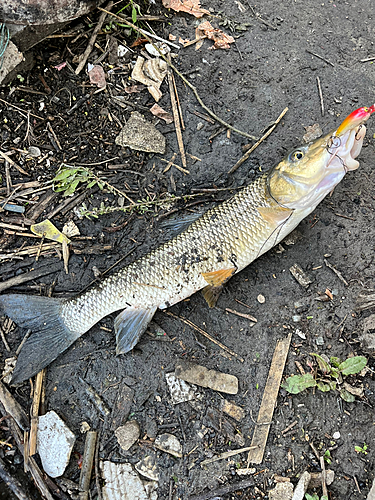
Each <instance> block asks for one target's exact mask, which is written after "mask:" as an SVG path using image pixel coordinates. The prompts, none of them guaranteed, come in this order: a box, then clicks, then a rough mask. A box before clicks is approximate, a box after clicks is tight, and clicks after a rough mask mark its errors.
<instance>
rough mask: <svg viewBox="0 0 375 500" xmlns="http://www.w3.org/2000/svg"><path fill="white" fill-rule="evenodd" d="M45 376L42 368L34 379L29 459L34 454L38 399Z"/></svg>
mask: <svg viewBox="0 0 375 500" xmlns="http://www.w3.org/2000/svg"><path fill="white" fill-rule="evenodd" d="M45 374H46V369H45V368H43V370H41V371H40V372H39V373H38V374H37V376H36V377H35V384H34V395H33V403H32V405H31V425H30V434H29V453H28V455H29V457H32V456H33V455H35V453H36V443H37V434H38V419H39V405H40V397H41V395H42V392H43V391H42V386H43V380H44V376H45Z"/></svg>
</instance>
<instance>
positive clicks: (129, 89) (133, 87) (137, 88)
mask: <svg viewBox="0 0 375 500" xmlns="http://www.w3.org/2000/svg"><path fill="white" fill-rule="evenodd" d="M143 89H144V86H143V85H129V86H128V87H125V92H126V93H127V94H136V93H138V92H141V91H142V90H143Z"/></svg>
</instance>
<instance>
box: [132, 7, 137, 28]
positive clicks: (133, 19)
mask: <svg viewBox="0 0 375 500" xmlns="http://www.w3.org/2000/svg"><path fill="white" fill-rule="evenodd" d="M132 21H133V24H135V23H136V22H137V10H136V8H135V7H134V5H132Z"/></svg>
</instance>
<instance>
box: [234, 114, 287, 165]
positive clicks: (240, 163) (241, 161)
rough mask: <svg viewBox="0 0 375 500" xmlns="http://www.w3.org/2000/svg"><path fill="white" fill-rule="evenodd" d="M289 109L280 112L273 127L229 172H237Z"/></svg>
mask: <svg viewBox="0 0 375 500" xmlns="http://www.w3.org/2000/svg"><path fill="white" fill-rule="evenodd" d="M287 111H288V108H285V109H284V110H283V111H282V112H281V114H280V115H279V117H278V118H277V119H276V120H275V122H274V124H273V125H272V127H271V128H270V129H269V130H267V132H266V133H265V134H264V135H263V137H261V138H260V139H259V141H257V142H256V143H255V144H254V145H253V146H252V147H251V148H250V149H249V151H246V153H245V154H244V155H243V157H242V158H240V159H239V160H238V162H237V163H236V164H235V165H233V167H232V168H231V169H230V170H229V172H228V174H233V172H235V171H236V170H237V169H238V167H240V166H241V165H242V163H243V162H244V161H246V160H247V159H248V158H249V156H250V155H251V153H252V152H253V151H254V149H256V148H257V147H258V146H259V144H261V143H262V142H263V141H264V140H265V139H267V137H268V136H269V135H270V134H272V132H273V131H274V130H275V128H276V125H277V124H278V123H279V122H280V121H281V120H282V118H283V116H284V115H285V114H286V113H287Z"/></svg>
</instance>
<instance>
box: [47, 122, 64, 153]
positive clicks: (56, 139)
mask: <svg viewBox="0 0 375 500" xmlns="http://www.w3.org/2000/svg"><path fill="white" fill-rule="evenodd" d="M47 128H48V130H49V131H50V132H51V134H52V136H53V138H54V140H55V142H56V145H57V147H58V148H59V150H60V151H61V149H62V148H61V144H60V141H59V140H58V138H57V136H56V134H55V131H54V130H53V128H52V125H51V124H50V122H47Z"/></svg>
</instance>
